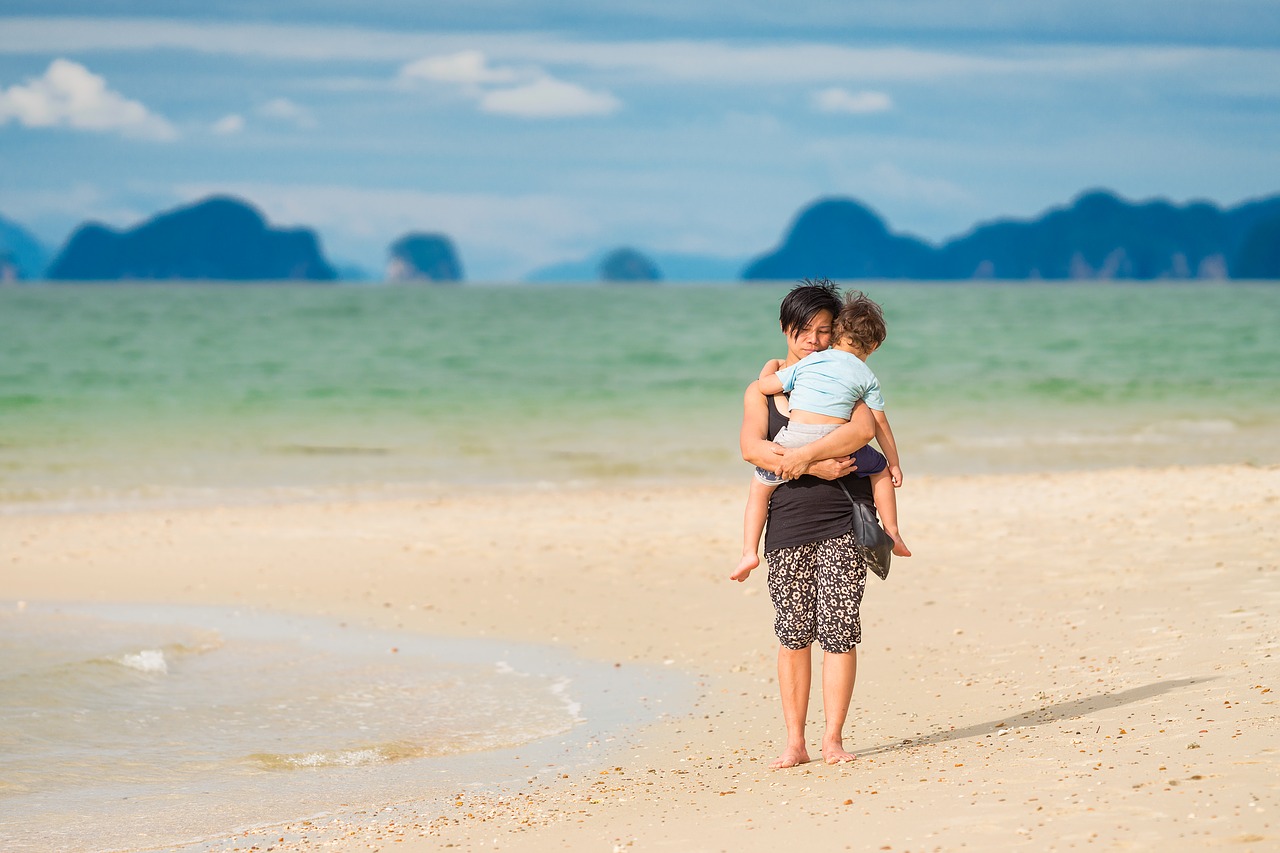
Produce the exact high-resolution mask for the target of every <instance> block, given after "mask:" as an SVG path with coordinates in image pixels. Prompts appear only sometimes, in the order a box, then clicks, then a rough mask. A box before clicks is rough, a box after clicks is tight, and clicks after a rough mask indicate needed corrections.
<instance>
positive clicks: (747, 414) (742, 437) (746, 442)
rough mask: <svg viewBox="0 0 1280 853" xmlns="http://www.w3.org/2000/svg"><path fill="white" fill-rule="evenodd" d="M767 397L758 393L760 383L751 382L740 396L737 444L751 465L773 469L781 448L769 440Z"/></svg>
mask: <svg viewBox="0 0 1280 853" xmlns="http://www.w3.org/2000/svg"><path fill="white" fill-rule="evenodd" d="M768 435H769V398H768V397H766V396H764V395H763V394H761V393H760V383H759V382H752V383H751V384H750V385H748V386H747V391H746V393H745V394H744V395H743V396H742V431H741V433H740V434H739V435H738V445H739V447H740V448H741V450H742V458H743V459H744V460H746V461H747V462H750V463H751V464H752V465H755V466H757V467H760V468H764V469H765V470H767V471H773V470H775V469H776V468H777V465H778V459H779V458H780V457H781V455H782V448H781V447H779V446H778V445H776V444H774V443H773V442H772V441H769V439H768V438H767V436H768Z"/></svg>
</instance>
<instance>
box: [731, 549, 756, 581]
mask: <svg viewBox="0 0 1280 853" xmlns="http://www.w3.org/2000/svg"><path fill="white" fill-rule="evenodd" d="M758 565H760V558H759V557H758V556H756V555H755V554H743V555H742V562H741V563H738V568H736V569H734V570H733V574H731V575H729V580H731V581H737V582H738V583H742V582H743V581H744V580H746V579H747V576H748V575H750V574H751V570H752V569H754V568H755V567H756V566H758Z"/></svg>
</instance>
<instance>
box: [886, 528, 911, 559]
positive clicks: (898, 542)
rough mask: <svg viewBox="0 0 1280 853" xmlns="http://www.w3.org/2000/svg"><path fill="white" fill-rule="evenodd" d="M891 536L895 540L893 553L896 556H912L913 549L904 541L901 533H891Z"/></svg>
mask: <svg viewBox="0 0 1280 853" xmlns="http://www.w3.org/2000/svg"><path fill="white" fill-rule="evenodd" d="M886 532H887V531H886ZM889 538H890V539H892V540H893V555H894V556H895V557H910V556H911V549H910V548H908V547H907V543H906V542H903V541H902V534H901V533H890V534H889Z"/></svg>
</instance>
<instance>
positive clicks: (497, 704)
mask: <svg viewBox="0 0 1280 853" xmlns="http://www.w3.org/2000/svg"><path fill="white" fill-rule="evenodd" d="M628 670H629V671H628V672H627V673H626V674H625V676H624V675H623V674H621V673H620V672H617V671H615V670H614V669H613V668H612V667H606V666H604V665H599V664H589V663H586V662H583V661H580V660H575V659H572V658H570V657H569V656H567V655H564V654H561V653H558V652H555V651H553V650H550V649H543V648H536V647H528V646H517V645H515V644H509V643H507V644H503V643H497V642H484V641H475V640H467V641H465V642H464V641H456V640H455V641H446V640H440V639H432V638H424V637H420V636H412V635H399V634H389V633H384V632H376V631H370V630H367V629H361V628H357V627H354V626H350V625H342V624H340V623H335V622H330V621H326V620H322V619H301V618H297V617H285V616H280V615H271V614H266V613H262V612H254V611H247V610H226V609H217V608H195V607H143V606H133V607H123V606H92V607H90V606H50V605H41V606H34V605H33V606H24V607H22V608H18V607H16V606H12V605H11V606H9V607H6V608H5V609H4V610H0V849H4V850H5V851H18V850H33V851H34V850H85V849H94V850H109V849H126V848H130V849H131V848H150V847H161V846H164V845H166V844H174V843H179V842H182V841H191V840H196V839H200V838H203V837H208V836H211V835H215V834H221V833H225V832H227V831H230V830H233V829H236V828H241V827H247V826H251V825H262V824H270V823H272V822H277V821H282V820H285V819H289V818H296V817H300V816H306V815H313V814H317V813H322V812H328V811H332V810H335V809H338V808H341V807H349V806H355V805H363V804H369V803H375V802H381V803H386V802H396V801H400V800H405V799H409V798H416V799H430V798H431V797H432V792H433V791H435V792H437V794H438V793H439V792H440V791H442V790H443V788H442V786H444V785H448V784H459V783H460V782H464V781H470V780H483V781H485V782H488V783H493V782H497V781H500V780H501V779H503V778H504V777H506V776H510V775H513V774H517V773H523V775H525V776H527V775H530V771H529V770H527V769H525V768H527V767H528V766H529V763H530V762H531V761H536V760H537V759H536V758H535V756H541V763H542V764H543V765H548V764H551V765H554V764H556V763H558V762H563V761H565V760H566V759H565V758H564V755H563V754H561V753H562V752H563V750H564V749H565V744H566V743H568V742H577V743H579V744H580V743H581V741H582V739H583V738H589V737H591V736H593V735H592V732H595V733H596V734H598V733H599V732H600V731H603V730H605V729H608V728H617V727H619V726H623V725H628V724H634V723H637V722H640V721H642V720H645V719H652V718H654V717H656V716H657V715H658V714H659V713H662V712H665V711H668V710H669V711H672V712H676V711H677V707H676V706H677V704H678V703H677V701H676V699H675V698H674V697H676V696H677V695H678V694H679V688H678V686H677V685H676V683H675V681H674V680H673V679H672V678H671V677H670V676H664V677H661V678H660V677H659V675H658V674H657V673H652V672H648V671H646V670H644V669H643V668H640V667H628ZM566 739H567V740H566ZM517 749H518V750H519V751H520V753H521V755H522V756H523V759H522V760H520V761H515V760H513V759H512V752H513V750H517ZM570 751H572V748H570ZM535 766H536V765H535ZM517 768H519V770H517ZM534 772H537V771H534ZM353 798H355V799H354V800H353Z"/></svg>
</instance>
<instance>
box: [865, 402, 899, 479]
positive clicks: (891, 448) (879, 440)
mask: <svg viewBox="0 0 1280 853" xmlns="http://www.w3.org/2000/svg"><path fill="white" fill-rule="evenodd" d="M871 414H872V416H873V417H874V418H875V420H876V444H878V445H880V452H881V453H883V454H884V458H885V460H886V461H887V462H888V463H889V477H890V478H891V479H892V480H893V485H894V486H895V487H897V486H901V485H902V465H901V463H900V462H899V460H898V444H897V442H895V441H894V440H893V430H892V429H891V428H890V427H889V417H888V415H886V414H885V413H884V411H883V410H881V409H872V410H871Z"/></svg>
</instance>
